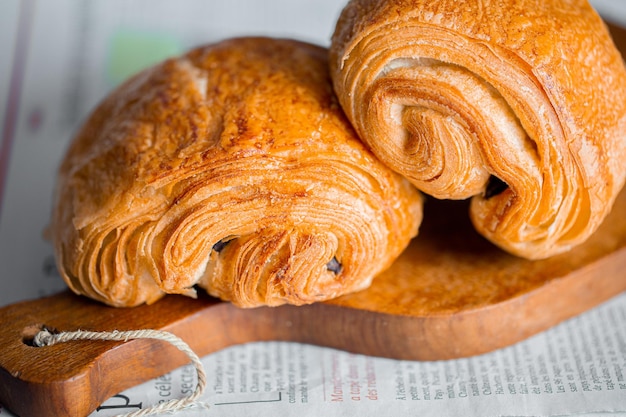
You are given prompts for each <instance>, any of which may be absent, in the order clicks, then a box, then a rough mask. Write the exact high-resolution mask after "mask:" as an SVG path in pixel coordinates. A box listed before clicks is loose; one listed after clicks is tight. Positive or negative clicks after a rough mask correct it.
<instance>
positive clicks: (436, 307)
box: [0, 27, 626, 417]
mask: <svg viewBox="0 0 626 417" xmlns="http://www.w3.org/2000/svg"><path fill="white" fill-rule="evenodd" d="M612 30H614V31H615V32H614V36H615V38H616V41H617V43H618V45H624V41H625V40H626V36H625V32H624V31H623V30H621V29H618V28H615V27H612ZM622 50H624V49H622ZM425 219H426V221H425V222H424V223H423V225H422V229H421V232H420V235H419V236H418V238H416V239H415V240H414V241H413V242H412V243H411V245H410V247H409V248H408V249H407V250H406V251H405V253H404V254H403V255H402V256H401V257H400V259H398V260H397V261H396V262H395V263H394V264H393V265H392V266H391V268H390V269H389V270H388V271H386V272H384V273H383V274H382V275H380V276H378V277H377V278H376V279H375V280H374V283H373V285H372V286H371V287H370V288H369V289H367V290H365V291H362V292H360V293H357V294H352V295H348V296H344V297H341V298H339V299H336V300H333V301H329V302H326V303H320V304H314V305H310V306H304V307H292V306H283V307H278V308H257V309H247V310H246V309H239V308H236V307H234V306H232V305H231V304H229V303H225V302H221V301H219V300H216V299H213V298H210V297H208V296H200V297H199V298H198V299H195V300H193V299H189V298H184V297H179V296H169V297H166V298H164V299H163V300H161V301H159V302H157V303H155V304H153V305H150V306H141V307H136V308H132V309H123V308H122V309H120V308H117V309H116V308H111V307H106V306H104V305H101V304H98V303H95V302H92V301H90V300H88V299H86V298H83V297H78V296H75V295H73V294H70V293H69V292H64V293H61V294H58V295H54V296H52V297H48V298H43V299H38V300H33V301H27V302H23V303H18V304H14V305H11V306H8V307H5V308H2V309H0V323H1V325H2V329H3V332H2V336H1V337H0V352H1V354H0V403H2V404H4V405H5V406H6V407H7V408H9V409H10V410H12V411H13V412H15V413H17V414H18V415H21V416H23V417H39V416H69V417H82V416H87V415H88V414H90V413H91V412H92V411H93V410H95V409H96V408H97V407H98V405H100V404H101V403H102V402H104V401H105V400H106V399H107V398H109V397H110V396H112V395H115V394H117V393H119V392H120V391H123V390H125V389H127V388H130V387H131V386H134V385H137V384H139V383H141V382H144V381H147V380H149V379H152V378H155V377H157V376H159V375H161V374H163V373H165V372H168V371H170V370H172V369H175V368H176V367H179V366H181V365H183V364H185V363H186V362H187V358H186V357H185V356H184V355H183V354H182V353H180V352H178V351H177V350H176V349H175V348H173V347H171V346H170V345H168V344H166V343H163V342H158V341H152V340H151V341H148V340H132V341H128V342H125V343H122V342H94V341H90V342H85V341H77V342H69V343H66V344H59V345H55V346H51V347H41V348H37V347H33V346H31V343H30V341H31V339H32V337H33V335H34V334H35V333H36V332H37V331H38V330H39V329H41V328H42V327H44V326H46V327H48V328H51V329H55V330H58V331H71V330H78V329H82V330H94V331H111V330H133V329H158V330H167V331H170V332H173V333H175V334H176V335H178V336H180V337H182V338H183V339H184V340H185V341H186V342H187V343H188V344H189V345H190V346H191V348H192V349H193V350H194V351H195V352H196V353H197V354H199V355H206V354H208V353H211V352H215V351H218V350H220V349H222V348H225V347H227V346H231V345H235V344H240V343H245V342H250V341H264V340H287V341H297V342H304V343H312V344H317V345H323V346H329V347H333V348H338V349H343V350H346V351H351V352H356V353H363V354H368V355H373V356H383V357H390V358H397V359H414V360H436V359H450V358H458V357H464V356H470V355H476V354H481V353H484V352H489V351H492V350H494V349H498V348H501V347H504V346H507V345H510V344H513V343H516V342H518V341H520V340H523V339H525V338H527V337H529V336H531V335H533V334H536V333H537V332H540V331H542V330H545V329H547V328H549V327H551V326H554V325H555V324H557V323H559V322H561V321H563V320H565V319H567V318H570V317H572V316H574V315H577V314H579V313H581V312H583V311H585V310H587V309H589V308H592V307H594V306H596V305H598V304H599V303H601V302H603V301H605V300H607V299H609V298H610V297H612V296H615V295H617V294H619V293H620V292H622V291H625V290H626V190H625V191H623V192H622V193H621V195H620V197H619V199H618V201H617V202H616V204H615V206H614V208H613V211H612V214H611V215H610V217H609V218H608V219H607V220H606V221H605V222H604V224H603V225H602V226H601V228H600V229H599V230H598V231H597V232H596V233H595V234H594V235H593V236H592V237H591V239H590V240H589V241H588V242H586V243H585V244H584V245H583V246H581V247H579V248H577V249H575V250H573V251H572V252H570V253H568V254H565V255H561V256H557V257H554V258H551V259H548V260H542V261H527V260H522V259H519V258H516V257H513V256H511V255H508V254H506V253H504V252H502V251H500V250H498V249H497V248H495V247H494V246H492V245H491V244H490V243H488V242H487V241H485V240H484V239H483V238H481V237H480V236H478V235H477V234H476V233H475V232H474V230H473V228H472V227H471V225H470V223H469V220H468V216H467V203H464V202H445V201H437V200H428V201H427V203H426V208H425Z"/></svg>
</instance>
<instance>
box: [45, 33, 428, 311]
mask: <svg viewBox="0 0 626 417" xmlns="http://www.w3.org/2000/svg"><path fill="white" fill-rule="evenodd" d="M327 54H328V52H327V50H326V49H323V48H320V47H317V46H313V45H310V44H305V43H301V42H297V41H292V40H277V39H268V38H242V39H232V40H227V41H224V42H222V43H219V44H215V45H211V46H206V47H201V48H198V49H195V50H192V51H190V52H189V53H188V54H186V55H185V56H182V57H180V58H176V59H170V60H168V61H166V62H164V63H162V64H160V65H157V66H156V67H154V68H151V69H149V70H146V71H145V72H143V73H141V74H139V75H137V76H135V77H134V78H132V79H131V80H129V81H128V82H126V83H125V84H124V85H122V86H121V87H119V88H118V89H117V90H116V91H114V92H113V93H112V94H111V95H110V96H109V97H107V98H106V99H105V100H104V101H103V102H102V103H101V104H100V105H99V107H98V108H96V109H95V111H94V112H93V114H92V115H91V116H90V117H89V119H88V120H87V121H86V123H85V125H84V126H83V127H82V129H81V130H80V131H79V133H78V134H77V136H76V137H75V138H74V140H73V141H72V143H71V146H70V148H69V150H68V152H67V155H66V156H65V159H64V160H63V162H62V165H61V167H60V171H59V177H58V186H57V190H56V202H55V207H54V213H53V222H52V226H51V232H52V239H53V243H54V248H55V253H56V259H57V264H58V268H59V270H60V273H61V275H62V276H63V278H64V279H65V280H66V281H67V283H68V284H69V286H70V287H71V288H72V290H74V291H75V292H77V293H80V294H84V295H87V296H89V297H91V298H94V299H96V300H99V301H102V302H104V303H107V304H110V305H113V306H134V305H137V304H141V303H144V302H147V303H151V302H154V301H155V300H157V299H158V298H160V297H161V296H163V295H164V294H165V293H179V294H186V295H191V296H193V295H194V294H195V288H194V287H195V286H196V285H197V286H200V287H203V288H205V289H206V290H207V291H208V292H209V293H210V294H212V295H214V296H216V297H220V298H222V299H224V300H230V301H232V302H233V303H234V304H236V305H239V306H242V307H253V306H259V305H272V306H274V305H279V304H283V303H291V304H304V303H311V302H314V301H320V300H325V299H329V298H332V297H336V296H339V295H341V294H345V293H348V292H352V291H356V290H360V289H363V288H365V287H367V286H368V285H369V283H370V282H371V280H372V277H374V276H375V275H376V274H377V273H378V272H380V271H382V270H383V269H385V268H386V267H387V266H389V265H390V263H391V262H392V261H393V260H394V259H395V258H396V257H397V256H398V255H399V254H400V252H402V250H403V249H404V248H405V247H406V246H407V244H408V243H409V241H410V239H411V238H412V237H413V236H415V234H416V233H417V229H418V225H419V223H420V222H421V213H422V206H421V197H420V195H419V193H418V192H417V191H416V190H415V188H414V187H413V186H412V185H411V184H410V183H409V182H408V181H406V180H405V179H403V178H402V177H401V176H400V175H397V174H396V173H394V172H392V171H391V170H389V169H388V168H387V167H385V166H384V165H383V164H382V163H380V162H379V161H378V160H377V159H376V158H375V157H374V156H373V155H372V154H371V153H370V152H369V151H368V150H367V149H366V148H365V147H364V145H363V144H362V143H361V142H360V140H359V139H358V138H357V137H356V136H355V133H354V131H353V130H352V128H351V126H350V125H349V123H348V121H347V120H346V119H345V117H344V115H343V112H342V111H341V108H340V107H339V105H338V103H337V102H336V98H335V96H334V93H333V91H332V86H331V84H330V78H329V75H328V62H327Z"/></svg>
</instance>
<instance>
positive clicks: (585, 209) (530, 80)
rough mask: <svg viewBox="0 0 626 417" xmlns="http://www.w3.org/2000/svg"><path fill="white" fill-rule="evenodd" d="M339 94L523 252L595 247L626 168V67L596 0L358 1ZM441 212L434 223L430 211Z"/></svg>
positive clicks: (412, 163)
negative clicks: (592, 240) (590, 243)
mask: <svg viewBox="0 0 626 417" xmlns="http://www.w3.org/2000/svg"><path fill="white" fill-rule="evenodd" d="M330 54H331V55H330V56H331V58H330V66H331V76H332V78H333V83H334V87H335V90H336V92H337V95H338V97H339V101H340V102H341V104H342V106H343V108H344V110H345V112H346V113H347V115H348V118H349V119H350V120H351V122H352V124H353V126H354V127H355V129H356V130H357V133H358V134H359V135H360V137H361V138H362V139H363V140H364V141H365V142H366V143H367V145H368V146H369V147H370V148H371V149H372V150H373V152H374V153H375V154H376V155H377V156H378V157H379V158H380V159H381V160H382V161H383V162H384V163H385V164H387V165H388V166H389V167H391V168H393V169H394V170H396V171H397V172H400V173H402V174H403V175H404V176H406V177H407V178H409V179H410V181H411V182H412V183H413V184H415V185H416V186H417V188H419V189H420V190H422V191H424V192H425V193H428V194H430V195H433V196H435V197H437V198H443V199H465V198H468V197H472V202H471V205H470V216H471V219H472V221H473V223H474V225H475V228H476V230H477V231H478V232H479V233H481V234H483V235H484V236H485V237H487V238H488V239H490V240H491V241H493V242H494V243H495V244H497V245H499V246H500V247H502V248H503V249H505V250H507V251H509V252H511V253H513V254H516V255H518V256H522V257H526V258H531V259H537V258H545V257H549V256H552V255H555V254H558V253H561V252H564V251H567V250H569V249H570V248H572V247H574V246H576V245H578V244H580V243H582V242H583V241H585V240H586V239H587V238H588V237H589V235H590V234H592V233H593V232H594V231H595V230H596V228H597V227H598V225H599V224H600V223H601V222H602V221H603V219H604V218H605V217H606V215H607V213H608V212H609V211H610V209H611V206H612V204H613V202H614V200H615V198H616V196H617V195H618V193H619V190H620V189H621V188H622V186H623V184H624V180H625V177H626V71H625V69H624V63H623V61H622V58H621V56H620V54H619V52H618V51H617V49H616V48H615V46H614V44H613V42H612V40H611V38H610V36H609V34H608V31H607V29H606V27H605V26H604V24H603V22H602V21H601V19H600V17H599V16H598V15H597V14H596V12H595V11H594V10H593V9H592V8H591V6H590V5H589V4H588V3H587V1H586V0H574V1H568V2H567V4H564V2H563V1H560V0H545V1H536V0H508V1H507V0H503V1H490V2H484V1H480V0H465V1H460V0H454V1H453V0H439V1H432V0H352V1H350V2H349V3H348V5H347V6H346V8H345V9H344V10H343V12H342V14H341V16H340V18H339V21H338V23H337V27H336V30H335V33H334V35H333V39H332V45H331V50H330ZM425 221H427V219H425Z"/></svg>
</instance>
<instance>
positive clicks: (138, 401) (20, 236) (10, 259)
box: [0, 0, 626, 417]
mask: <svg viewBox="0 0 626 417" xmlns="http://www.w3.org/2000/svg"><path fill="white" fill-rule="evenodd" d="M344 3H345V1H344V0H273V1H272V2H261V1H256V0H229V1H201V0H187V1H176V2H173V1H165V0H152V1H148V0H136V1H128V0H94V1H89V2H85V1H80V0H55V1H43V0H4V1H3V2H2V4H0V41H1V42H0V117H1V119H0V120H1V123H2V125H1V130H0V132H1V135H2V136H1V137H0V141H1V142H0V265H1V266H2V268H1V269H0V285H1V287H0V288H1V289H2V291H0V305H2V306H4V305H8V304H11V303H14V302H17V301H21V300H24V299H29V298H36V297H41V296H45V295H49V294H52V293H56V292H58V291H61V290H63V289H65V285H64V283H63V282H62V280H60V278H59V276H58V274H57V272H56V268H55V265H54V259H53V257H52V248H51V246H50V244H49V243H48V242H46V240H45V239H44V238H43V234H44V233H43V232H44V230H45V228H46V225H47V222H48V219H49V214H50V205H51V199H52V190H53V187H54V173H55V171H56V168H57V166H58V163H59V161H60V159H61V157H62V154H63V152H64V150H65V148H66V146H67V141H68V140H69V138H70V137H71V136H72V134H73V132H75V131H76V129H77V127H78V125H79V124H80V123H81V121H82V120H84V117H85V116H86V114H87V113H88V112H89V111H90V110H91V109H92V108H93V106H95V104H96V103H97V102H98V101H99V100H100V99H102V97H103V96H104V95H105V94H106V93H107V92H108V91H110V90H111V89H112V88H114V87H115V86H116V85H117V84H119V83H120V82H122V81H123V80H124V79H125V78H127V77H128V76H130V75H132V74H133V73H135V72H136V71H138V70H140V69H142V68H144V67H146V66H148V65H151V64H153V63H155V62H157V61H160V60H162V59H164V58H166V57H168V56H172V55H175V54H178V53H181V52H183V51H184V50H186V49H188V48H191V47H193V46H195V45H198V44H200V43H207V42H213V41H217V40H220V39H223V38H226V37H232V36H243V35H270V36H289V37H294V38H298V39H302V40H307V41H311V42H315V43H318V44H321V45H327V44H328V43H329V39H330V35H331V33H332V30H333V27H334V23H335V20H336V18H337V16H338V14H339V12H340V10H341V8H342V7H343V5H344ZM593 4H594V5H596V6H597V7H598V9H599V10H600V11H601V12H602V11H604V12H605V13H606V15H607V16H610V18H611V19H612V20H613V21H618V22H619V21H621V22H622V23H623V24H625V25H626V2H614V1H610V0H596V1H594V2H593ZM181 6H182V7H181ZM625 323H626V295H621V296H618V297H616V298H615V299H613V300H610V301H609V302H607V303H606V304H604V305H602V306H600V307H598V308H596V309H594V310H592V311H589V312H587V313H585V314H583V315H581V316H579V317H576V318H574V319H571V320H569V321H567V322H565V323H562V324H561V325H559V326H556V327H555V328H552V329H550V330H548V331H546V332H544V333H541V334H539V335H537V336H535V337H533V338H531V339H529V340H526V341H523V342H521V343H518V344H516V345H514V346H511V347H509V348H505V349H501V350H498V351H496V352H492V353H489V354H486V355H481V356H477V357H472V358H466V359H458V360H453V361H441V362H411V361H396V360H390V359H381V358H373V357H367V356H361V355H353V354H350V353H347V352H342V351H336V350H332V349H328V348H323V347H316V346H310V345H303V344H297V343H284V342H269V343H251V344H246V345H242V346H234V347H231V348H227V349H224V350H223V351H220V352H216V353H214V354H212V355H208V356H207V357H205V358H203V363H204V366H205V367H206V370H207V375H208V378H209V384H208V388H207V392H206V393H205V395H204V397H203V398H202V400H203V401H206V402H207V403H209V404H210V406H211V408H210V409H209V410H208V411H206V410H191V411H187V412H186V413H185V414H186V415H190V416H192V415H212V414H215V415H224V416H229V415H232V416H239V415H247V414H252V415H261V416H262V415H274V416H280V415H303V416H304V415H312V416H313V415H316V416H317V415H328V416H343V415H355V414H357V413H358V414H360V415H363V416H369V415H372V416H373V415H420V416H429V415H432V416H448V415H450V416H459V415H463V416H562V415H607V414H610V415H616V416H620V415H621V416H626V381H625V375H626V324H625ZM195 384H196V381H195V373H194V369H193V368H191V367H190V366H185V367H182V368H180V369H178V370H176V371H174V372H172V373H169V374H166V375H163V376H161V377H159V378H157V379H155V380H153V381H150V382H147V383H145V384H143V385H140V386H138V387H134V388H133V389H130V390H128V391H126V392H123V393H120V394H118V395H117V396H115V397H113V398H111V399H109V400H107V401H106V402H105V403H104V404H102V405H101V407H100V408H99V409H98V410H97V411H95V412H94V413H93V416H112V415H116V414H119V413H121V412H126V411H133V410H137V409H139V408H145V407H147V406H149V405H151V404H155V403H158V402H160V401H164V400H168V399H171V398H181V397H184V396H186V395H189V393H190V392H191V390H193V388H194V387H195ZM0 415H7V416H11V415H12V414H11V413H10V412H9V411H8V410H6V409H4V408H2V406H1V405H0ZM22 417H25V416H22Z"/></svg>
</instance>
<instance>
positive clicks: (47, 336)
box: [33, 328, 53, 347]
mask: <svg viewBox="0 0 626 417" xmlns="http://www.w3.org/2000/svg"><path fill="white" fill-rule="evenodd" d="M52 340H53V334H52V333H51V332H50V330H48V329H45V328H44V329H42V330H40V331H39V332H37V334H36V335H35V337H34V338H33V344H34V345H35V346H36V347H43V346H50V345H51V344H53V342H52Z"/></svg>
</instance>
